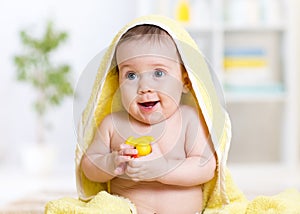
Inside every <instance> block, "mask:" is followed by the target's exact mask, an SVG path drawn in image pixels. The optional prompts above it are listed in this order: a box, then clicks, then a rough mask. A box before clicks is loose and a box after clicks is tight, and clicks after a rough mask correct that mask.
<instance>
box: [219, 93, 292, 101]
mask: <svg viewBox="0 0 300 214" xmlns="http://www.w3.org/2000/svg"><path fill="white" fill-rule="evenodd" d="M225 100H226V102H227V103H236V102H284V101H285V100H286V94H285V93H284V92H277V93H268V92H252V93H250V92H248V93H246V92H232V91H225Z"/></svg>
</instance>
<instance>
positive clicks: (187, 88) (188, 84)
mask: <svg viewBox="0 0 300 214" xmlns="http://www.w3.org/2000/svg"><path fill="white" fill-rule="evenodd" d="M182 78H183V93H185V94H186V93H188V92H189V91H190V89H191V88H192V84H191V81H190V79H189V77H188V75H187V73H186V72H184V73H183V76H182Z"/></svg>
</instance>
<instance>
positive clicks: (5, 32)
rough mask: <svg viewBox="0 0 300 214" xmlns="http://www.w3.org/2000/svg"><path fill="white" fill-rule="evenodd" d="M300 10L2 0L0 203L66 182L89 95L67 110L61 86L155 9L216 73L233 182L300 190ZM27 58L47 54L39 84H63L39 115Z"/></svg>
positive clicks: (264, 3) (297, 5)
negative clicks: (229, 133) (177, 25)
mask: <svg viewBox="0 0 300 214" xmlns="http://www.w3.org/2000/svg"><path fill="white" fill-rule="evenodd" d="M299 10H300V2H299V1H297V0H152V1H150V0H122V1H120V0H119V1H117V0H110V1H96V0H86V1H84V2H83V1H71V0H62V1H58V0H51V1H50V0H42V1H38V0H27V1H17V0H11V1H9V2H5V3H4V2H1V3H0V26H1V38H2V39H1V40H0V60H1V61H0V69H1V75H0V99H1V111H0V118H1V119H0V133H1V143H0V189H1V191H0V192H1V193H0V205H1V204H2V205H5V204H7V203H8V202H11V201H14V200H17V199H19V198H22V197H24V196H26V195H33V194H34V193H35V192H39V191H48V190H49V191H55V190H60V191H61V192H62V194H63V195H64V191H65V192H66V193H70V194H73V193H75V191H76V189H75V186H76V184H75V178H74V151H75V146H76V122H77V117H78V115H79V114H80V112H81V108H82V106H84V103H85V102H86V99H87V97H85V96H82V95H81V94H77V95H76V100H77V102H79V103H81V105H79V106H78V105H76V110H73V109H74V108H73V105H74V98H73V96H71V93H69V92H70V91H68V89H67V87H71V88H73V89H74V90H75V89H76V86H77V82H78V80H79V79H80V75H81V74H82V73H83V72H84V70H85V69H86V67H87V66H93V68H95V70H96V68H97V59H98V58H97V56H99V55H98V54H99V52H101V51H103V50H104V49H105V48H106V47H107V46H108V45H109V43H110V41H111V39H112V38H113V36H114V35H115V34H116V33H117V32H118V30H119V29H120V28H121V27H123V26H124V25H125V24H126V23H127V22H128V21H130V20H132V19H133V18H135V17H138V16H141V15H146V14H153V13H155V14H162V15H166V16H169V17H171V18H173V19H176V20H178V21H179V22H181V23H182V25H184V27H186V29H187V30H188V31H189V33H190V34H191V36H192V37H193V38H194V39H195V40H196V42H197V43H198V45H199V47H200V49H201V50H202V52H203V53H204V55H205V56H206V57H207V59H208V61H209V62H210V64H211V66H212V68H213V69H214V71H215V72H216V74H217V76H218V77H219V79H220V82H221V83H222V84H223V87H224V96H225V99H226V107H227V109H228V111H229V114H230V117H231V120H232V129H233V138H232V146H231V150H230V153H229V160H228V162H229V167H230V168H231V170H232V173H233V176H234V177H235V180H236V182H237V183H238V185H240V186H241V189H242V190H243V191H245V192H246V193H247V194H248V196H249V197H250V198H251V197H253V196H254V195H257V194H274V193H276V192H278V191H282V190H283V189H285V188H289V187H296V188H297V189H298V190H300V169H299V160H300V159H299V157H300V137H299V134H298V133H299V124H300V123H299V122H300V114H299V109H300V108H299V107H300V93H299V91H300V90H299V89H300V88H299V87H300V86H299V84H298V82H299V80H300V74H299V71H300V60H299V59H300V58H299V56H300V40H299V38H300V28H299V26H300V14H299V12H298V11H299ZM49 22H51V23H52V25H51V26H52V28H51V27H50V28H51V29H50V28H49V25H48V23H49ZM49 29H50V30H49ZM47 30H48V31H47ZM51 30H53V32H52V31H51ZM21 31H23V32H25V33H23V34H22V35H23V37H22V36H21V35H20V32H21ZM47 32H48V34H47ZM49 32H52V33H49ZM24 35H25V36H24ZM26 35H27V37H26ZM45 35H46V36H45ZM47 35H48V37H47ZM49 35H50V36H49ZM51 35H52V36H51ZM53 35H54V36H53ZM55 35H56V36H57V37H55ZM59 35H61V36H62V37H59ZM63 35H65V37H64V36H63ZM43 36H44V37H43ZM22 38H23V40H22ZM43 39H44V40H43ZM47 39H48V40H47ZM51 39H52V40H51ZM51 42H52V43H51ZM56 42H57V43H59V45H57V46H56V45H55V44H56ZM50 43H51V44H52V46H51V45H49V44H50ZM49 47H52V48H53V50H52V49H51V48H49ZM47 48H48V49H47ZM50 49H51V50H50ZM41 50H43V51H41ZM36 53H39V54H40V55H39V54H37V55H36ZM21 56H23V58H22V59H24V56H26V57H27V58H26V57H25V58H26V59H27V61H26V62H27V63H29V65H28V66H27V64H24V63H23V62H25V61H24V60H23V61H21V58H20V57H21ZM34 56H37V57H40V58H34ZM95 56H96V58H95ZM18 57H19V61H18V60H16V58H18ZM34 59H47V60H48V61H47V63H46V65H47V66H48V67H47V68H49V69H48V70H47V69H46V71H52V73H51V72H50V73H51V75H52V76H51V75H48V76H47V78H48V79H47V80H49V81H48V82H47V87H48V86H49V85H50V87H49V88H47V90H48V89H49V91H50V92H51V93H52V92H53V91H55V90H58V89H59V88H60V87H59V86H64V87H63V88H64V89H63V90H58V94H57V96H56V97H55V96H53V97H50V99H49V102H48V104H49V103H50V104H49V105H48V104H47V108H46V110H45V112H43V114H41V111H40V110H41V105H37V104H36V102H37V100H38V101H40V99H39V98H40V97H41V89H42V92H43V90H44V92H45V90H46V89H45V87H46V86H45V87H44V86H41V85H43V84H39V83H37V82H36V81H37V80H41V79H42V80H45V78H46V77H45V76H44V77H43V78H36V79H35V77H36V76H39V74H36V75H35V73H34V72H35V70H42V69H37V68H45V66H46V65H45V66H40V67H39V66H38V65H37V63H36V61H34ZM92 59H94V60H92ZM91 60H92V61H91ZM95 60H96V61H95ZM38 61H39V60H38ZM95 62H96V64H95ZM22 63H23V64H22ZM30 63H31V64H30ZM49 64H50V65H51V66H49ZM91 64H92V65H91ZM60 66H61V67H60ZM22 72H23V73H22ZM24 72H25V73H26V72H28V75H27V78H25V76H24V74H25V73H24ZM22 75H23V76H22ZM30 78H31V79H30ZM57 82H59V83H60V84H56V83H57ZM48 83H49V84H48ZM91 83H92V76H91V82H87V83H86V84H87V88H89V87H91V86H90V84H91ZM87 90H88V89H87ZM50 92H49V93H50ZM51 93H50V94H51ZM42 94H43V93H42ZM43 95H44V96H42V97H45V96H46V95H45V93H44V94H43ZM49 96H50V95H49ZM48 98H49V97H48ZM42 100H43V99H42ZM44 101H45V99H44ZM52 104H54V105H52ZM45 105H46V104H45ZM41 121H42V123H41ZM41 124H42V125H41ZM41 139H42V140H41ZM272 173H273V174H272ZM279 176H281V177H280V178H279Z"/></svg>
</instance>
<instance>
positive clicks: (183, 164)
mask: <svg viewBox="0 0 300 214" xmlns="http://www.w3.org/2000/svg"><path fill="white" fill-rule="evenodd" d="M187 110H188V111H187V112H184V115H185V117H188V121H189V123H188V125H187V130H186V142H185V146H186V153H187V158H186V159H185V160H167V165H168V169H170V170H169V172H168V173H166V174H165V175H164V176H162V177H160V178H158V181H159V182H161V183H164V184H170V185H180V186H195V185H198V184H203V183H206V182H207V181H209V180H211V179H212V178H213V176H214V173H215V168H216V159H215V155H214V149H213V145H212V142H211V141H210V138H209V134H208V130H207V127H206V124H205V121H204V118H203V117H202V115H201V118H200V119H199V116H198V114H197V112H196V111H194V110H191V109H187ZM166 158H167V157H166Z"/></svg>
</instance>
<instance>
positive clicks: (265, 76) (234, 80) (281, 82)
mask: <svg viewBox="0 0 300 214" xmlns="http://www.w3.org/2000/svg"><path fill="white" fill-rule="evenodd" d="M180 1H186V2H188V3H189V5H190V21H189V22H188V23H183V25H184V26H185V27H186V29H187V30H188V31H189V32H190V34H191V36H192V37H193V38H194V39H195V40H196V42H197V43H198V46H199V47H200V49H201V50H202V52H203V53H204V55H205V56H206V57H207V58H208V60H209V62H210V64H211V66H212V67H213V69H214V71H215V72H216V74H217V76H218V77H219V79H220V80H221V82H222V84H223V87H224V92H225V100H226V102H227V109H228V111H229V114H230V117H231V120H232V125H233V138H232V146H231V151H230V155H229V162H237V163H256V162H260V163H261V162H265V163H275V164H276V163H278V164H284V165H287V166H296V165H297V163H298V162H299V156H300V154H299V153H300V152H299V143H298V142H297V139H296V131H297V130H296V129H295V128H294V127H296V118H294V117H293V111H294V110H295V109H294V108H293V106H292V105H293V102H292V100H293V99H294V97H293V91H292V90H290V88H294V87H293V85H295V80H294V79H293V75H291V74H292V72H293V69H292V68H291V66H290V61H289V60H290V55H289V54H290V48H291V45H293V44H291V42H290V40H289V33H290V29H289V28H290V25H289V7H290V5H289V2H290V0H156V1H146V0H138V1H137V4H138V7H137V9H138V11H139V12H138V13H137V15H145V14H147V13H148V14H149V13H160V14H163V15H167V16H170V17H171V18H176V17H175V10H176V7H177V6H178V2H180ZM150 2H151V3H150ZM150 4H151V7H150V6H149V5H150Z"/></svg>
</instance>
